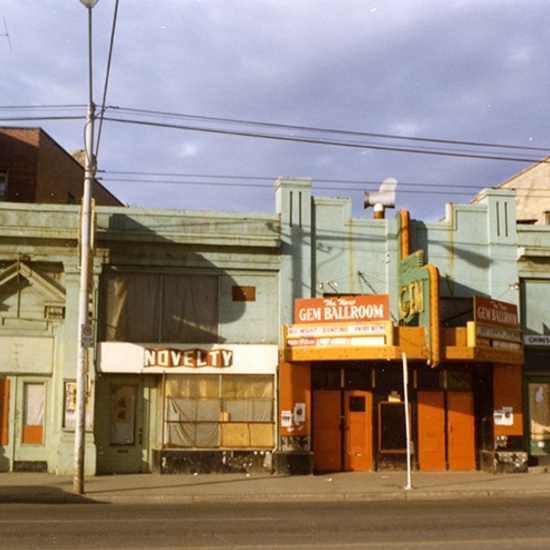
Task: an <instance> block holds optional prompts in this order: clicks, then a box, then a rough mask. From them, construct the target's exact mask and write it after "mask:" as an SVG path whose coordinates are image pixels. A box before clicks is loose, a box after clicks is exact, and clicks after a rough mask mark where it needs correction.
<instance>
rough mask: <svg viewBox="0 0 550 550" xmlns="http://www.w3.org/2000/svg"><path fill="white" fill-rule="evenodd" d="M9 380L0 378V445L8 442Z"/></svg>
mask: <svg viewBox="0 0 550 550" xmlns="http://www.w3.org/2000/svg"><path fill="white" fill-rule="evenodd" d="M9 396H10V381H9V380H8V379H7V378H0V445H7V444H8V410H9V409H8V404H9Z"/></svg>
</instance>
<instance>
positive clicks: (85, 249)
mask: <svg viewBox="0 0 550 550" xmlns="http://www.w3.org/2000/svg"><path fill="white" fill-rule="evenodd" d="M80 1H81V2H82V4H84V6H85V7H86V8H87V10H88V67H89V76H88V83H89V92H88V110H87V114H86V132H85V144H84V147H85V165H84V189H83V193H82V206H81V213H80V291H79V299H78V354H77V371H76V419H75V420H76V422H75V437H74V439H75V456H74V461H75V464H74V478H73V490H74V491H75V493H78V494H82V493H83V492H84V462H85V447H86V445H85V443H86V441H85V438H86V396H87V390H88V348H89V347H90V333H92V332H93V331H92V330H91V325H90V319H89V311H88V308H89V302H90V283H91V277H90V273H91V261H92V249H91V247H92V189H93V184H94V176H95V171H96V162H95V157H94V151H93V148H94V119H95V105H94V102H93V74H92V73H93V71H92V8H93V7H94V6H95V5H96V4H97V2H98V0H80Z"/></svg>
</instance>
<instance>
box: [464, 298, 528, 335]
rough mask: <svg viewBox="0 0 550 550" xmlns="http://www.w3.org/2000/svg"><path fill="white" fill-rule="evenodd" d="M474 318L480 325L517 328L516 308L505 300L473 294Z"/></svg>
mask: <svg viewBox="0 0 550 550" xmlns="http://www.w3.org/2000/svg"><path fill="white" fill-rule="evenodd" d="M474 320H475V322H476V323H479V324H482V325H492V326H497V327H507V328H518V324H519V321H518V308H517V306H515V305H514V304H509V303H507V302H499V301H498V300H491V299H490V298H484V297H483V296H474Z"/></svg>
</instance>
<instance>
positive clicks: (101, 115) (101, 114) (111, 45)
mask: <svg viewBox="0 0 550 550" xmlns="http://www.w3.org/2000/svg"><path fill="white" fill-rule="evenodd" d="M118 3H119V0H116V2H115V11H114V14H113V25H112V27H111V39H110V41H109V56H108V59H107V69H106V74H105V85H104V87H103V99H102V100H101V108H100V111H99V127H98V131H97V141H96V145H95V157H96V158H97V154H98V152H99V143H100V141H101V133H102V130H103V120H104V114H105V103H106V101H107V88H108V86H109V76H110V74H111V64H112V61H113V51H114V44H115V32H116V23H117V18H118Z"/></svg>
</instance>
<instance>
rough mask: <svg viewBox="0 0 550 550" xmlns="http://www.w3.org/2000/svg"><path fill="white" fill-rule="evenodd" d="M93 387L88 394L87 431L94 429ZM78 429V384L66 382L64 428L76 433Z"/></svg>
mask: <svg viewBox="0 0 550 550" xmlns="http://www.w3.org/2000/svg"><path fill="white" fill-rule="evenodd" d="M91 396H92V386H91V385H90V387H89V390H88V392H87V393H86V430H91V429H92V427H93V421H92V405H91V404H92V399H91ZM75 427H76V382H73V381H67V382H65V391H64V407H63V428H64V429H65V430H71V431H74V429H75Z"/></svg>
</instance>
